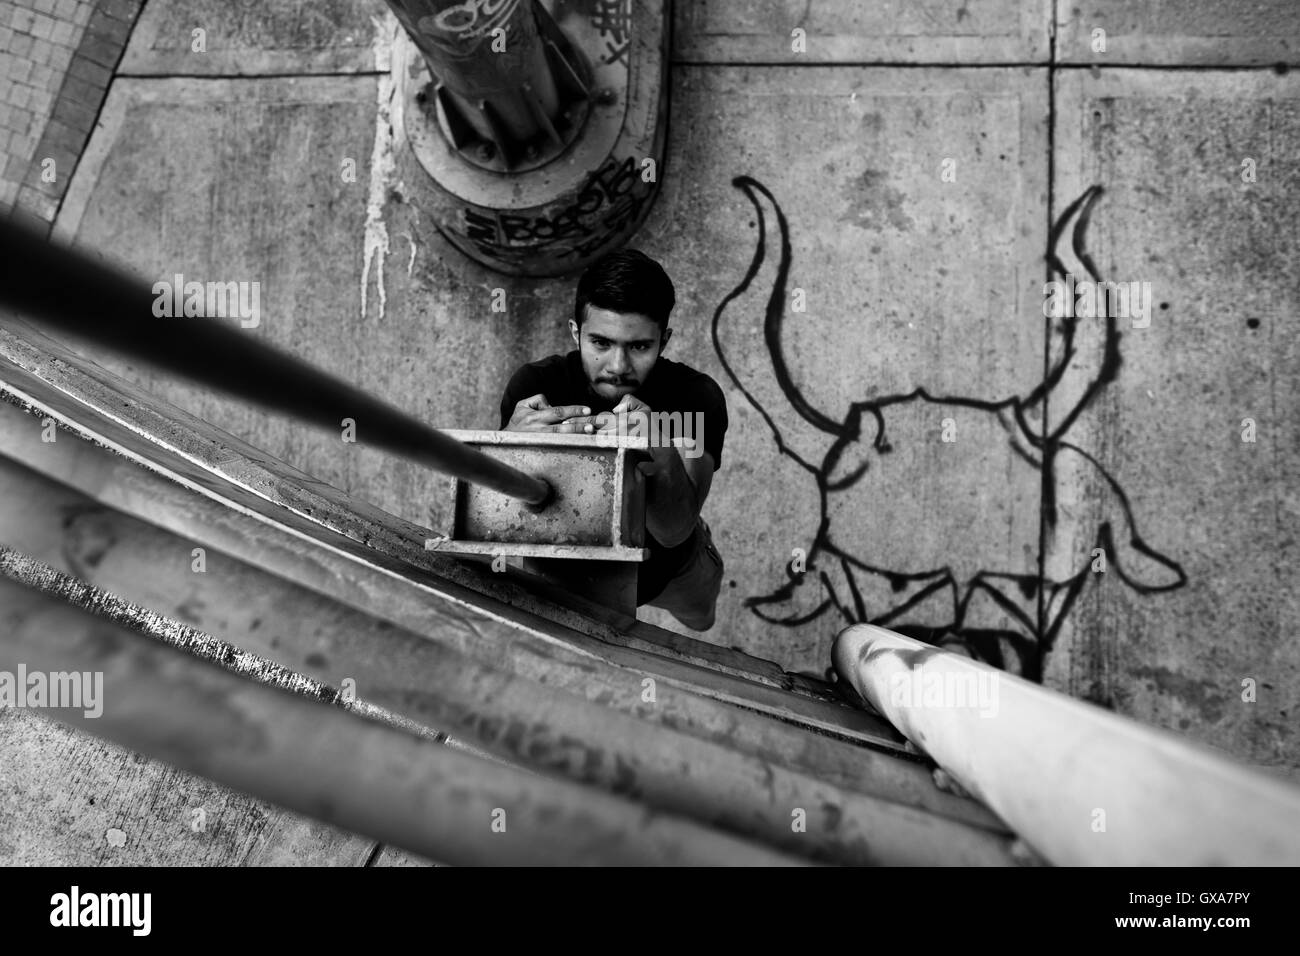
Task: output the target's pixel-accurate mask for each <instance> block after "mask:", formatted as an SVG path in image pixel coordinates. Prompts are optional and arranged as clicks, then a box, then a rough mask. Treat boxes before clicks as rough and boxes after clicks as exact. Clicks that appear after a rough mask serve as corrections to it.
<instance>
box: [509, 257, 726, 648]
mask: <svg viewBox="0 0 1300 956" xmlns="http://www.w3.org/2000/svg"><path fill="white" fill-rule="evenodd" d="M675 304H676V294H675V292H674V289H673V284H672V281H671V280H670V279H669V278H668V274H667V273H666V272H664V270H663V267H662V266H660V265H659V263H657V262H655V261H654V260H653V259H651V258H650V257H649V256H647V255H645V254H644V253H641V252H636V251H633V250H622V251H619V252H615V253H611V254H610V255H607V256H605V257H603V258H602V259H600V260H599V261H597V262H596V263H594V264H593V265H592V266H590V267H589V268H588V269H587V270H586V271H585V272H584V273H583V274H582V277H581V278H580V279H579V280H578V293H577V300H576V302H575V303H574V309H573V318H572V319H570V320H569V331H570V332H571V333H572V335H573V341H574V344H576V345H577V348H576V349H574V350H573V351H571V352H569V353H568V354H567V355H558V354H556V355H550V356H548V357H546V358H544V359H541V360H539V361H536V362H532V363H530V364H528V365H524V366H523V367H521V368H520V369H519V370H518V371H517V372H515V374H514V375H513V376H512V377H511V379H510V383H509V384H508V385H507V386H506V390H505V395H504V396H503V397H502V399H501V428H502V429H503V430H506V431H551V432H581V433H586V434H594V433H602V432H604V433H611V434H617V433H618V431H619V428H620V425H622V426H623V427H624V428H625V429H626V428H627V426H628V423H629V422H630V423H632V427H633V429H634V430H632V431H631V432H630V433H631V434H637V433H639V434H643V435H646V436H647V437H649V438H650V446H651V447H650V453H651V455H652V461H650V462H647V463H645V464H642V465H640V466H639V468H640V470H641V471H642V473H643V474H645V476H646V538H647V541H646V546H647V547H648V548H649V549H650V557H649V559H648V560H647V561H645V562H644V563H643V564H642V565H641V566H640V569H639V573H638V576H637V604H638V605H642V604H649V605H652V606H654V607H660V608H663V609H665V610H667V611H668V612H669V613H671V614H672V615H673V617H675V618H676V619H677V620H679V621H680V622H681V623H682V624H685V625H686V626H687V627H689V628H691V629H693V630H696V631H707V630H708V629H709V628H711V627H712V626H713V619H714V613H715V609H716V605H717V601H718V592H719V591H720V590H721V588H722V572H723V564H722V557H721V555H719V554H718V550H717V548H715V547H714V545H713V537H712V535H710V534H709V527H708V525H706V524H705V523H704V520H703V519H702V518H701V517H700V509H701V508H702V507H703V506H704V500H705V499H706V498H707V497H708V495H709V488H710V487H711V486H712V484H713V473H714V472H715V471H716V470H717V469H718V468H720V467H721V466H722V439H723V436H724V435H725V434H726V431H727V402H726V398H725V397H724V396H723V394H722V389H720V388H719V387H718V384H717V382H715V381H714V380H713V379H712V378H710V377H709V376H708V375H705V374H704V373H703V372H697V371H696V370H695V369H693V368H691V367H689V366H687V365H685V364H682V363H680V362H674V361H672V360H671V359H666V358H663V357H662V355H663V351H664V349H665V348H666V347H667V345H668V340H669V338H671V336H672V330H671V329H669V328H668V316H669V314H670V313H671V312H672V310H673V306H674V305H675ZM673 413H675V414H673ZM647 424H649V425H650V427H649V428H647Z"/></svg>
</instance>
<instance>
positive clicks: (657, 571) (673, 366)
mask: <svg viewBox="0 0 1300 956" xmlns="http://www.w3.org/2000/svg"><path fill="white" fill-rule="evenodd" d="M537 394H541V395H545V396H546V400H547V401H548V402H550V403H551V404H552V405H586V406H587V407H588V408H590V409H591V413H592V414H593V415H595V414H597V413H599V412H608V411H613V409H614V405H615V404H616V403H617V399H615V400H613V401H611V400H609V399H607V398H602V397H601V396H599V395H597V394H595V393H594V392H593V391H592V390H591V387H590V385H589V384H588V382H587V376H586V373H585V372H583V370H582V357H581V356H580V355H579V354H578V350H577V349H574V350H573V351H571V352H569V353H568V354H567V355H559V354H556V355H548V356H547V357H546V358H544V359H539V360H538V361H536V362H529V363H528V364H527V365H523V366H521V367H520V368H519V369H518V371H516V372H515V374H514V375H512V376H511V377H510V382H509V384H508V385H506V390H505V394H504V395H502V396H501V426H500V427H501V428H503V429H504V428H505V427H506V425H507V424H509V422H510V418H511V416H513V415H514V413H515V406H516V405H518V404H519V403H520V402H521V401H523V400H524V399H525V398H528V397H529V396H531V395H537ZM632 394H633V395H634V396H635V397H636V398H639V399H640V400H641V401H643V402H645V403H646V404H647V405H648V406H650V410H651V411H653V412H681V413H682V415H683V417H685V416H686V415H688V414H689V415H692V416H694V415H695V413H697V412H698V413H702V415H703V418H702V419H701V418H696V417H692V418H691V419H690V421H691V422H692V423H693V424H694V427H695V428H697V429H699V431H688V434H690V435H691V436H692V437H696V438H698V437H700V433H702V436H703V444H704V450H705V451H707V452H708V453H709V454H710V455H711V456H713V469H714V471H717V470H718V469H719V468H721V467H722V441H723V437H724V436H725V435H726V431H727V400H726V397H725V396H724V395H723V393H722V389H721V388H719V387H718V383H717V382H715V381H714V380H713V379H712V378H711V377H710V376H708V375H706V374H704V373H703V372H698V371H696V370H695V369H693V368H691V367H690V366H689V365H683V364H682V363H681V362H674V361H672V360H671V359H666V358H660V359H659V360H658V361H657V362H655V366H654V368H653V369H652V370H651V372H650V375H649V376H648V377H647V378H646V380H645V382H643V383H642V385H641V387H640V388H638V389H637V390H636V391H635V392H633V393H632ZM669 421H671V420H669ZM689 427H691V426H688V428H689ZM670 433H671V437H674V438H677V437H681V436H680V435H678V434H677V428H676V423H675V422H674V423H673V424H672V426H671V428H670ZM646 547H648V548H649V549H650V557H649V559H648V560H646V561H645V562H644V563H642V565H641V567H640V572H639V574H638V576H637V604H645V603H646V602H647V601H651V600H653V599H654V598H655V597H657V596H658V595H659V593H660V592H661V591H662V590H663V589H664V587H665V586H666V585H667V584H668V582H669V581H670V580H671V579H672V577H673V575H675V574H676V573H677V572H678V571H679V570H680V569H681V566H682V564H683V563H684V562H685V561H686V559H687V558H689V557H690V555H691V551H692V549H693V540H692V538H687V539H686V540H685V541H683V542H682V543H681V544H680V545H678V546H677V547H675V548H665V547H664V546H663V545H661V544H660V543H659V542H658V541H656V540H655V539H654V536H653V535H652V534H650V532H649V531H648V530H647V531H646Z"/></svg>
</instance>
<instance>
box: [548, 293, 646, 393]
mask: <svg viewBox="0 0 1300 956" xmlns="http://www.w3.org/2000/svg"><path fill="white" fill-rule="evenodd" d="M569 331H570V332H572V333H573V341H574V342H576V343H577V345H578V351H579V354H581V356H582V370H583V371H584V372H586V373H587V382H588V383H589V384H590V385H591V388H592V390H593V391H594V392H595V393H596V394H597V395H599V396H600V397H601V398H604V399H608V400H609V401H611V402H615V403H617V402H618V400H619V399H620V398H622V397H623V396H624V395H630V394H631V393H632V392H635V391H636V390H637V389H638V388H640V387H641V386H642V385H644V384H645V380H646V378H647V377H648V376H649V375H650V370H651V369H653V368H654V367H655V362H657V361H659V353H660V352H661V351H662V350H663V347H664V346H665V345H667V344H668V338H669V336H671V335H672V330H671V329H665V330H664V332H663V336H662V340H661V338H660V334H659V325H658V323H656V322H655V321H654V320H653V319H651V318H650V317H649V316H645V315H641V314H639V313H636V312H610V311H609V310H608V309H601V308H598V307H596V306H594V305H588V306H587V318H586V320H585V321H584V322H583V323H582V331H581V333H579V331H578V323H577V322H575V321H574V320H573V319H570V320H569Z"/></svg>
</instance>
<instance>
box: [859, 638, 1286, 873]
mask: <svg viewBox="0 0 1300 956" xmlns="http://www.w3.org/2000/svg"><path fill="white" fill-rule="evenodd" d="M833 655H834V660H835V669H836V671H837V672H838V674H839V675H840V677H841V679H843V680H846V681H848V682H849V683H851V684H852V685H853V687H854V688H855V689H856V690H857V691H858V693H859V694H861V695H862V697H863V698H864V699H866V700H867V701H868V702H870V704H871V705H872V706H873V707H875V708H876V709H877V710H878V711H880V713H881V714H882V715H884V716H885V717H886V718H887V719H888V720H889V721H891V722H892V723H893V724H894V726H895V727H897V728H898V729H899V730H900V731H901V732H902V733H903V734H904V735H905V736H906V737H907V738H908V739H909V740H910V741H912V743H913V744H914V745H915V746H916V747H918V748H919V749H920V750H922V751H924V752H925V753H927V754H929V755H930V756H931V757H932V758H933V759H934V760H935V762H936V763H938V764H939V766H940V767H942V768H943V769H944V770H946V771H947V772H948V773H949V774H951V775H952V776H953V777H954V778H955V779H956V780H957V781H958V782H959V783H960V784H961V785H962V786H963V787H965V788H966V789H967V790H968V791H970V792H971V793H972V794H974V795H975V796H976V797H978V798H979V799H981V800H982V801H984V803H986V804H987V805H988V806H989V808H990V809H991V810H993V812H994V813H996V814H998V815H999V816H1000V817H1002V819H1003V820H1005V821H1006V822H1007V824H1008V825H1009V826H1010V827H1011V828H1012V829H1013V830H1015V831H1017V832H1018V833H1019V834H1020V836H1021V838H1022V839H1024V840H1025V841H1026V842H1027V843H1028V844H1029V845H1030V846H1031V847H1033V849H1034V850H1036V851H1037V852H1038V853H1040V854H1041V855H1043V856H1044V857H1045V858H1046V859H1047V860H1049V861H1050V862H1052V863H1056V864H1061V865H1107V866H1152V865H1158V866H1214V865H1218V866H1222V865H1291V866H1295V865H1296V864H1298V863H1300V787H1296V786H1294V785H1293V784H1290V783H1289V782H1287V781H1285V780H1282V779H1280V778H1275V777H1273V776H1270V775H1269V774H1267V773H1264V772H1262V771H1260V770H1258V769H1256V768H1255V767H1252V766H1250V765H1248V764H1245V763H1241V762H1239V761H1236V760H1233V759H1232V758H1231V757H1229V756H1227V755H1225V754H1222V753H1220V752H1218V751H1215V750H1212V749H1210V748H1209V747H1206V746H1204V745H1201V744H1197V743H1194V742H1192V741H1189V740H1187V739H1186V738H1183V737H1180V736H1178V735H1177V734H1173V733H1171V732H1169V731H1166V730H1162V729H1159V728H1156V727H1150V726H1147V725H1145V724H1142V723H1139V722H1138V721H1135V720H1131V719H1129V718H1127V717H1121V716H1119V715H1117V714H1113V713H1111V712H1109V711H1106V710H1103V709H1102V708H1100V707H1097V706H1095V705H1092V704H1089V703H1086V702H1084V701H1081V700H1076V699H1074V698H1072V697H1069V696H1066V695H1065V694H1061V693H1058V692H1056V691H1052V690H1049V689H1047V688H1045V687H1041V686H1039V685H1038V684H1034V683H1031V682H1029V681H1027V680H1024V679H1022V678H1019V677H1015V676H1013V675H1010V674H1006V673H1004V672H1002V671H999V670H997V669H996V668H993V667H990V666H988V665H987V664H984V663H981V662H978V661H973V660H970V659H968V658H966V657H963V656H961V655H959V654H955V653H952V652H949V651H942V650H939V649H938V648H936V647H932V646H930V645H928V644H923V643H921V642H920V641H917V640H913V639H912V638H910V637H905V636H903V635H901V634H896V633H895V632H893V631H890V630H887V629H885V628H883V627H876V626H874V625H870V624H855V625H853V626H851V627H848V628H845V629H844V630H843V631H841V632H840V634H839V635H838V637H836V639H835V646H834V651H833Z"/></svg>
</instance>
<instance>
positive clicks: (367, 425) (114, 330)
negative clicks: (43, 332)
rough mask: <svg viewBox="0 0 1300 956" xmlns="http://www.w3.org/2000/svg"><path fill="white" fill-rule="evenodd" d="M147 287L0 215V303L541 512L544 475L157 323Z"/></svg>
mask: <svg viewBox="0 0 1300 956" xmlns="http://www.w3.org/2000/svg"><path fill="white" fill-rule="evenodd" d="M156 298H157V295H156V294H155V293H154V291H153V286H151V285H149V284H146V283H144V282H142V281H141V280H139V279H137V278H134V277H132V276H128V275H125V274H123V273H120V272H118V271H116V270H114V269H111V268H109V267H108V266H105V265H104V264H102V263H100V262H97V261H95V260H94V259H92V258H91V257H89V256H88V255H86V254H85V253H83V252H80V251H76V250H73V249H66V248H60V247H59V246H57V245H55V244H53V243H51V242H49V241H47V240H46V239H45V238H44V237H43V236H42V235H40V234H39V233H37V232H36V231H35V230H33V229H31V228H29V227H27V226H25V225H21V224H19V223H18V222H16V221H14V220H12V219H9V220H6V219H2V218H0V306H9V307H11V308H13V309H14V310H15V311H17V312H18V313H19V314H20V315H21V316H22V317H23V318H25V319H27V320H28V321H32V322H35V323H36V324H39V325H42V326H44V327H46V328H52V329H58V330H60V331H63V332H67V333H71V334H73V335H76V336H79V337H81V338H84V339H86V340H89V341H91V342H94V343H95V344H97V345H101V346H104V347H105V348H108V349H111V350H113V351H116V352H119V353H121V354H124V355H129V356H131V357H133V358H138V359H142V360H144V361H147V362H151V363H153V364H154V365H156V366H158V367H160V368H163V369H165V370H167V371H169V372H172V373H175V374H176V375H179V376H182V377H184V378H187V379H190V380H192V381H195V382H201V383H203V384H205V385H209V386H211V387H213V388H217V389H220V390H222V391H224V392H226V393H228V394H230V395H233V396H236V397H238V398H243V399H246V400H248V401H250V402H253V403H256V404H258V405H260V406H262V407H264V408H267V409H270V410H272V411H276V412H280V413H282V414H285V415H290V416H292V417H294V418H298V419H301V420H303V421H306V422H310V423H312V424H314V425H317V426H320V427H322V428H332V429H338V428H340V427H342V426H343V422H344V420H345V419H351V420H352V422H353V423H354V424H355V428H356V434H357V435H358V436H359V437H358V441H359V442H364V444H367V445H370V446H373V447H375V448H380V449H382V450H384V451H387V452H390V453H392V454H395V455H399V456H401V457H403V458H407V459H409V460H411V461H414V462H417V463H419V464H421V465H425V466H427V467H429V468H432V469H434V470H436V471H440V472H444V473H446V474H449V475H453V476H455V477H457V478H459V479H461V480H462V481H468V482H472V483H473V484H477V485H483V486H485V487H487V488H491V489H493V490H495V491H499V492H501V493H502V494H503V495H508V496H509V497H511V498H518V499H520V500H522V501H524V502H525V503H527V504H529V505H530V506H532V507H534V508H538V509H540V508H544V507H546V505H548V504H549V503H550V501H551V499H552V498H553V496H554V491H553V489H552V488H551V486H550V485H549V484H548V483H547V482H546V480H545V479H544V478H540V477H537V476H535V475H529V474H526V473H524V472H522V471H519V470H518V469H516V468H511V467H510V466H509V465H506V464H504V463H502V462H500V461H497V460H496V459H494V458H492V457H490V456H488V455H485V454H483V453H482V452H479V451H475V450H474V449H472V448H469V447H467V446H465V445H462V444H461V443H460V442H458V441H456V440H455V439H453V438H450V437H448V436H446V435H444V434H443V433H442V432H440V431H438V430H437V429H436V428H432V427H431V426H429V425H426V424H424V423H423V422H421V421H420V420H419V419H417V418H414V417H413V416H411V415H408V414H407V413H405V412H403V411H401V410H399V409H397V408H394V407H393V406H391V405H389V404H387V403H385V402H382V401H380V400H379V399H377V398H374V397H373V396H371V395H368V394H366V393H365V392H363V391H361V390H360V389H358V388H356V387H355V386H352V385H349V384H348V383H347V382H344V381H343V380H342V379H339V378H336V377H334V376H332V375H330V374H328V373H326V372H323V371H321V370H320V369H318V368H316V367H315V366H313V365H310V364H308V363H307V362H304V361H303V360H302V359H299V358H297V357H296V356H293V355H290V354H288V353H287V352H282V351H280V350H279V349H276V348H274V347H272V346H270V345H267V344H266V343H264V342H260V341H258V340H257V339H255V338H253V337H252V336H251V335H249V334H247V333H246V332H244V333H241V332H240V331H239V330H237V329H236V328H234V327H232V326H229V325H227V324H223V323H222V322H221V321H220V320H219V319H217V318H215V317H213V318H208V317H203V316H189V317H187V316H176V317H168V318H158V317H155V315H154V308H153V306H154V302H155V300H156Z"/></svg>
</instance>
